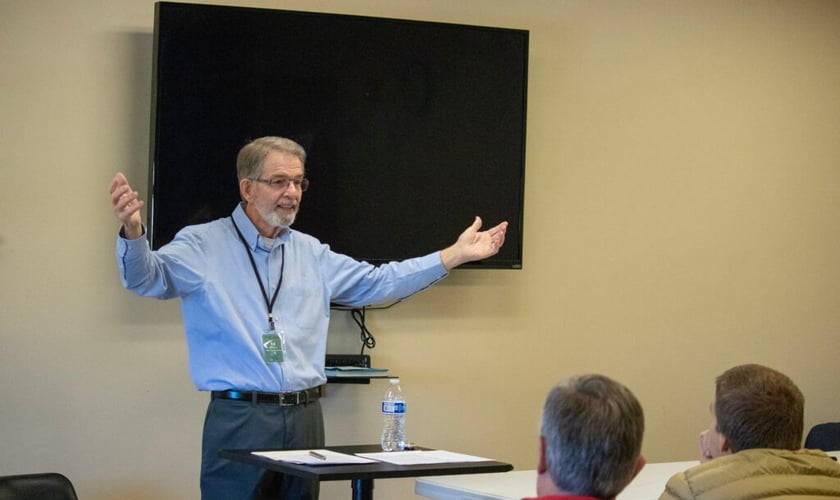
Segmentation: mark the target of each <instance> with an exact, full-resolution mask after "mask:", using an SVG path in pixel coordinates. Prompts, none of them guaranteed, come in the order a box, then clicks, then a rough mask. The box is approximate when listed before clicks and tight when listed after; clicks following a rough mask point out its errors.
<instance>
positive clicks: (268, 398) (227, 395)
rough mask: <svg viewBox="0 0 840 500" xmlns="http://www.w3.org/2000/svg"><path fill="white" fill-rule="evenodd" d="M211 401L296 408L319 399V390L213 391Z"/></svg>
mask: <svg viewBox="0 0 840 500" xmlns="http://www.w3.org/2000/svg"><path fill="white" fill-rule="evenodd" d="M210 397H211V398H212V399H233V400H236V401H250V402H252V403H266V404H273V405H278V406H297V405H305V404H307V403H311V402H313V401H315V400H316V399H318V398H320V397H321V389H320V388H317V387H316V388H314V389H306V390H304V391H294V392H279V393H278V392H250V391H213V392H211V393H210Z"/></svg>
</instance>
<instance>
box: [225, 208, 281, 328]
mask: <svg viewBox="0 0 840 500" xmlns="http://www.w3.org/2000/svg"><path fill="white" fill-rule="evenodd" d="M230 221H231V222H233V228H234V229H236V234H238V235H239V240H240V241H241V242H242V245H244V246H245V251H246V252H248V259H249V260H250V261H251V268H253V270H254V276H256V277H257V283H259V284H260V291H261V292H262V296H263V299H264V300H265V307H266V308H267V309H268V326H270V327H271V329H272V330H274V329H275V328H274V316H273V315H272V314H271V311H273V310H274V303H275V302H276V301H277V294H278V293H279V292H280V286H281V285H282V284H283V269H285V267H286V246H285V245H280V279H278V280H277V289H276V290H274V295H273V296H272V297H271V300H268V292H267V291H266V289H265V285H263V282H262V280H261V279H260V272H259V271H258V270H257V263H256V262H255V261H254V256H253V255H252V254H251V247H250V246H249V245H248V242H247V241H245V237H244V236H242V231H240V230H239V226H237V225H236V221H235V220H233V217H231V218H230Z"/></svg>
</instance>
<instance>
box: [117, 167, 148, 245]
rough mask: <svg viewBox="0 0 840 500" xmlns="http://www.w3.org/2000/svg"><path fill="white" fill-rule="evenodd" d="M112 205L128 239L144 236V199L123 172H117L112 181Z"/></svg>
mask: <svg viewBox="0 0 840 500" xmlns="http://www.w3.org/2000/svg"><path fill="white" fill-rule="evenodd" d="M110 192H111V207H112V208H113V210H114V215H116V216H117V219H119V220H120V222H122V224H123V228H124V234H125V237H126V239H129V240H134V239H137V238H139V237H141V236H143V220H142V219H141V218H140V208H142V207H143V205H144V203H143V200H141V199H140V198H139V195H138V193H137V191H134V190H132V189H131V186H129V185H128V179H126V178H125V175H123V173H122V172H117V175H115V176H114V180H112V181H111V188H110Z"/></svg>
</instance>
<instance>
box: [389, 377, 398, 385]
mask: <svg viewBox="0 0 840 500" xmlns="http://www.w3.org/2000/svg"><path fill="white" fill-rule="evenodd" d="M391 383H392V384H399V383H400V379H398V378H392V379H391Z"/></svg>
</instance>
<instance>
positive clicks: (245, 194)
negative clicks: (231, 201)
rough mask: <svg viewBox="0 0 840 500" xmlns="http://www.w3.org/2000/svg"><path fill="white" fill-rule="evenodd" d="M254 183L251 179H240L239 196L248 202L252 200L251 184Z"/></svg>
mask: <svg viewBox="0 0 840 500" xmlns="http://www.w3.org/2000/svg"><path fill="white" fill-rule="evenodd" d="M253 185H254V183H253V181H251V179H239V196H241V197H242V199H243V200H245V201H246V202H248V203H250V202H251V198H252V196H251V186H253Z"/></svg>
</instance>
